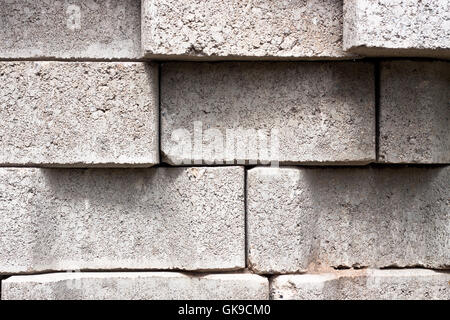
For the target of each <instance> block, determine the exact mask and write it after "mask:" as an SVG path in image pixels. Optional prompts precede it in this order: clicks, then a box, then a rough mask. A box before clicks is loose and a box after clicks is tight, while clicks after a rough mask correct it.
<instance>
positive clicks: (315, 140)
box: [161, 62, 375, 164]
mask: <svg viewBox="0 0 450 320" xmlns="http://www.w3.org/2000/svg"><path fill="white" fill-rule="evenodd" d="M198 123H200V125H198ZM249 130H254V131H249ZM272 130H276V131H272ZM274 139H275V140H274ZM230 141H231V143H229V142H230ZM273 141H277V143H275V142H273ZM197 142H198V143H197ZM198 146H200V148H199V147H198ZM230 146H231V147H230ZM274 146H278V148H273V147H274ZM161 151H162V157H163V161H165V162H168V163H171V164H180V163H185V164H190V163H191V161H195V162H196V163H202V162H203V163H207V164H210V163H216V164H221V163H222V162H221V161H223V160H226V162H227V163H236V162H238V161H240V162H241V161H252V162H253V163H256V160H258V161H259V162H267V161H270V160H276V161H280V162H281V163H283V164H366V163H369V162H372V161H375V89H374V68H373V65H372V64H371V63H359V62H339V63H329V62H324V63H322V62H298V63H285V62H276V63H253V62H240V63H239V62H222V63H176V62H175V63H165V64H163V65H162V68H161ZM239 164H240V163H239Z"/></svg>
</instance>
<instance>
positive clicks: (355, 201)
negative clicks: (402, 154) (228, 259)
mask: <svg viewBox="0 0 450 320" xmlns="http://www.w3.org/2000/svg"><path fill="white" fill-rule="evenodd" d="M449 180H450V167H431V168H430V167H428V168H427V167H425V168H412V167H411V168H409V167H404V168H370V167H369V168H367V167H366V168H283V169H277V168H255V169H251V170H249V172H248V180H247V201H248V202H247V230H248V231H247V232H248V233H247V242H248V263H249V266H250V268H251V269H253V270H254V271H256V272H258V273H293V272H305V271H316V270H319V271H321V270H330V269H331V270H332V268H350V267H354V268H361V267H369V268H382V267H414V266H421V267H427V268H433V269H445V268H449V266H450V248H449V241H448V239H449V238H450V229H449V225H450V210H449V208H450V202H449V199H450V189H449V188H448V181H449Z"/></svg>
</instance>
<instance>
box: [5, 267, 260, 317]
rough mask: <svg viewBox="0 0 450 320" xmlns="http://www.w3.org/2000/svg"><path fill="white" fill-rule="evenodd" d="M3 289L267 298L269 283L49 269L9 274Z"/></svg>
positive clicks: (33, 294)
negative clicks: (46, 272)
mask: <svg viewBox="0 0 450 320" xmlns="http://www.w3.org/2000/svg"><path fill="white" fill-rule="evenodd" d="M2 292H3V298H2V299H3V300H92V299H95V300H104V299H106V300H116V299H117V300H191V299H194V300H217V299H220V300H228V299H238V300H247V299H251V300H266V299H268V298H269V283H268V280H267V278H264V277H261V276H258V275H253V274H210V275H201V276H189V275H186V274H182V273H176V272H104V273H103V272H95V273H90V272H81V273H49V274H41V275H30V276H13V277H10V278H8V279H7V280H5V281H3V283H2ZM213 312H214V311H213Z"/></svg>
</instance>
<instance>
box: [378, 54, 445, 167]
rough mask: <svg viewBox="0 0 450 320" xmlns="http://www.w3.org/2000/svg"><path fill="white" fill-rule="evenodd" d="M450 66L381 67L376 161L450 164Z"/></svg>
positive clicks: (396, 63)
mask: <svg viewBox="0 0 450 320" xmlns="http://www.w3.org/2000/svg"><path fill="white" fill-rule="evenodd" d="M449 88H450V63H449V62H443V61H433V62H424V61H387V62H382V63H381V66H380V117H379V122H380V133H379V134H380V137H379V154H378V161H379V162H384V163H450V90H449Z"/></svg>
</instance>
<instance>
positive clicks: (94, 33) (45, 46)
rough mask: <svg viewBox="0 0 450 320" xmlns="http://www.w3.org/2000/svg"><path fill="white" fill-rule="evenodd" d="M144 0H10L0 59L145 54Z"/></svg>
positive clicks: (1, 19) (0, 24)
mask: <svg viewBox="0 0 450 320" xmlns="http://www.w3.org/2000/svg"><path fill="white" fill-rule="evenodd" d="M140 28H141V3H140V0H120V1H119V0H70V1H52V0H37V1H36V0H6V1H2V3H1V6H0V43H1V46H0V58H1V59H137V58H141V57H142V55H141V37H140Z"/></svg>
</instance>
